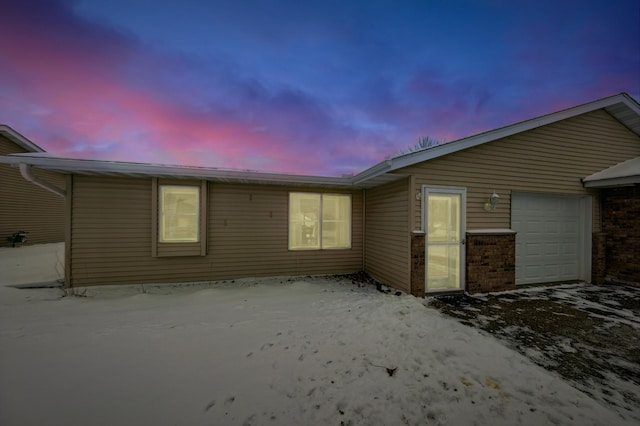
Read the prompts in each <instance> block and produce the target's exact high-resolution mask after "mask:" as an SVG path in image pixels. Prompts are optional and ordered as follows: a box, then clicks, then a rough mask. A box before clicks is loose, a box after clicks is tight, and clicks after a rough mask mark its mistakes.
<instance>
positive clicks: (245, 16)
mask: <svg viewBox="0 0 640 426" xmlns="http://www.w3.org/2000/svg"><path fill="white" fill-rule="evenodd" d="M12 3H13V4H9V5H5V6H3V25H2V26H0V122H1V123H3V124H8V125H10V126H12V127H14V128H15V129H16V130H17V131H19V132H21V133H23V134H25V136H27V137H29V138H30V139H32V140H33V141H34V142H35V143H37V144H39V145H41V146H42V147H43V148H45V149H46V150H48V151H51V152H54V153H58V154H61V155H73V156H81V157H90V158H103V159H119V160H131V161H150V162H162V163H179V164H192V165H204V166H213V167H226V168H248V169H258V170H268V171H284V172H294V173H305V174H327V175H339V174H342V173H350V172H357V171H360V170H362V169H364V168H366V167H368V166H371V165H373V164H375V163H377V162H379V161H381V160H383V159H384V158H385V157H388V156H393V155H395V154H397V153H398V151H399V150H402V149H406V148H407V147H409V146H410V145H412V144H414V143H415V142H416V141H417V139H418V138H419V137H421V136H426V135H428V136H431V137H434V138H436V139H439V140H443V141H450V140H454V139H456V138H460V137H464V136H468V135H471V134H474V133H478V132H481V131H486V130H490V129H493V128H496V127H499V126H503V125H507V124H511V123H513V122H517V121H520V120H525V119H528V118H531V117H534V116H536V115H541V114H545V113H549V112H553V111H556V110H558V109H562V108H566V107H570V106H574V105H577V104H580V103H583V102H587V101H590V100H594V99H597V98H601V97H604V96H608V95H611V94H615V93H619V92H623V91H624V92H627V93H629V94H630V95H632V96H634V97H635V98H636V99H639V97H640V9H639V8H640V6H639V2H638V1H637V0H611V1H588V0H587V1H573V0H555V1H548V0H539V1H535V2H533V1H532V2H522V1H502V0H493V1H492V0H482V1H480V0H479V1H457V0H453V1H427V0H425V1H371V0H369V1H322V2H301V1H293V0H282V1H245V0H231V1H227V0H218V1H204V0H201V1H193V0H183V1H176V2H168V1H167V2H162V1H157V0H156V1H151V0H104V1H96V0H78V1H62V0H61V1H39V0H26V1H25V0H22V1H20V2H12Z"/></svg>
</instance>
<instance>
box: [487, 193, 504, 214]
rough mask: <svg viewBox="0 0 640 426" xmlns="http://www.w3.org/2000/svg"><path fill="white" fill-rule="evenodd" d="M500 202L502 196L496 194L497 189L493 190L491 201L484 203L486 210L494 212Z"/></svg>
mask: <svg viewBox="0 0 640 426" xmlns="http://www.w3.org/2000/svg"><path fill="white" fill-rule="evenodd" d="M498 202H500V196H499V195H498V194H496V191H493V194H491V196H490V197H489V202H488V203H484V210H485V211H488V212H492V211H494V210H495V209H496V207H498Z"/></svg>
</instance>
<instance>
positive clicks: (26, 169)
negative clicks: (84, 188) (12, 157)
mask: <svg viewBox="0 0 640 426" xmlns="http://www.w3.org/2000/svg"><path fill="white" fill-rule="evenodd" d="M20 174H21V175H22V177H23V178H25V179H26V180H28V181H29V182H31V183H33V184H34V185H38V186H39V187H41V188H44V189H46V190H47V191H51V192H53V193H54V194H56V195H59V196H61V197H62V198H66V197H67V192H66V191H65V190H63V189H60V188H58V187H57V186H55V185H54V184H52V183H51V182H47V181H46V180H44V179H40V178H39V177H36V176H34V175H33V173H32V171H31V166H30V165H29V164H25V163H20Z"/></svg>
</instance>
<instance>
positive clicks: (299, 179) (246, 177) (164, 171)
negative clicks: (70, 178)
mask: <svg viewBox="0 0 640 426" xmlns="http://www.w3.org/2000/svg"><path fill="white" fill-rule="evenodd" d="M0 164H10V165H14V166H20V165H21V164H26V165H29V166H32V167H38V168H42V169H47V170H51V171H55V172H60V173H68V174H89V175H112V176H113V175H124V176H136V177H139V176H156V177H174V178H180V179H202V180H211V181H226V182H241V183H264V184H279V185H304V186H321V187H336V188H351V187H353V186H354V185H353V183H352V178H351V177H348V178H347V177H323V176H308V175H293V174H286V173H266V172H257V171H251V170H230V169H218V168H207V167H195V166H180V165H165V164H150V163H133V162H122V161H104V160H81V159H71V158H59V157H42V156H30V155H28V154H16V155H11V154H10V155H5V156H0Z"/></svg>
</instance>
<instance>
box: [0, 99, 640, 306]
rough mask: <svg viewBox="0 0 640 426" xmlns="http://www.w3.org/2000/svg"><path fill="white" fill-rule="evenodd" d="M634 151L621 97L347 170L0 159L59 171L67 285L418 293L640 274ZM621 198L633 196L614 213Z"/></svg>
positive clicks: (626, 103)
mask: <svg viewBox="0 0 640 426" xmlns="http://www.w3.org/2000/svg"><path fill="white" fill-rule="evenodd" d="M636 157H640V106H639V105H638V103H637V102H636V101H635V100H633V99H632V98H630V97H629V96H628V95H626V94H620V95H616V96H611V97H608V98H604V99H600V100H596V101H593V102H590V103H588V104H584V105H579V106H577V107H574V108H570V109H567V110H563V111H559V112H556V113H552V114H549V115H545V116H542V117H537V118H534V119H532V120H527V121H524V122H521V123H517V124H514V125H511V126H507V127H503V128H500V129H496V130H493V131H490V132H486V133H482V134H479V135H476V136H472V137H469V138H464V139H460V140H457V141H454V142H450V143H447V144H443V145H440V146H436V147H433V148H430V149H427V150H424V151H419V152H415V153H411V154H407V155H403V156H399V157H396V158H393V159H390V160H386V161H384V162H382V163H380V164H377V165H375V166H373V167H371V168H370V169H368V170H365V171H364V172H362V173H360V174H358V175H355V176H352V177H342V178H332V177H313V176H297V175H285V174H271V173H258V172H240V171H233V170H221V169H209V168H197V167H182V166H162V165H153V164H139V163H123V162H105V161H90V160H72V159H65V158H50V157H42V156H38V155H7V156H4V157H0V163H5V164H11V165H22V166H21V167H23V168H26V167H29V168H32V169H35V170H39V169H41V170H46V171H50V172H55V173H60V174H64V175H66V180H65V182H64V184H63V185H58V186H57V187H55V188H50V189H52V190H55V189H56V188H57V189H58V191H57V192H58V193H64V195H65V209H66V214H65V217H66V235H65V242H66V246H65V247H66V256H65V257H66V265H65V266H66V285H67V286H71V287H76V286H91V285H105V284H135V283H161V282H189V281H209V280H222V279H233V278H240V277H255V276H277V275H305V274H334V273H350V272H358V271H365V272H367V273H368V274H369V275H371V276H372V277H374V278H375V279H377V280H379V281H382V282H384V283H386V284H389V285H391V286H393V287H395V288H397V289H400V290H403V291H405V292H410V293H412V294H414V295H416V296H423V295H425V294H431V293H438V292H443V291H460V290H466V291H469V292H479V291H481V292H486V291H501V290H507V289H513V288H516V286H517V285H525V284H533V283H542V282H553V281H578V280H579V281H594V282H601V281H604V280H607V279H608V280H611V281H616V280H617V281H624V282H637V281H638V280H639V277H638V273H637V268H636V269H634V267H633V265H637V264H638V263H639V262H638V256H637V251H633V250H624V249H623V250H620V249H619V247H618V246H619V243H620V242H621V241H623V239H628V238H631V239H633V238H635V240H633V241H638V238H640V237H639V236H638V233H639V232H640V227H638V226H637V217H638V215H637V208H638V191H637V184H638V181H637V180H634V178H633V176H634V170H635V172H637V170H636V169H635V166H634V165H631V169H632V171H631V172H629V170H628V168H623V169H624V170H623V172H622V175H625V176H626V177H627V178H628V177H629V176H631V180H630V181H629V180H624V179H622V180H621V179H620V178H619V179H618V180H617V181H615V180H613V181H612V180H611V179H609V178H608V176H609V177H610V176H611V175H612V174H616V173H618V172H616V171H615V170H616V169H615V168H616V167H620V166H617V165H619V164H620V163H624V162H625V161H628V160H630V159H634V158H636ZM634 164H635V163H634ZM611 168H613V169H614V172H611V171H610V170H611ZM607 170H609V172H608V174H607V173H605V172H606V171H607ZM599 173H605V179H603V178H602V175H599ZM618 174H619V173H618ZM636 175H637V173H636ZM54 186H55V185H54ZM620 203H622V204H624V205H625V206H626V205H627V204H630V205H632V207H629V208H626V207H625V208H626V210H625V211H627V213H625V214H626V216H624V217H622V216H620V211H621V208H620V207H619V205H620ZM634 209H635V210H634ZM623 210H624V209H623ZM614 218H617V219H615V220H614ZM634 221H635V222H634ZM621 229H623V230H624V231H621ZM629 235H631V237H629ZM624 241H631V240H624ZM637 246H638V245H637V244H634V247H637Z"/></svg>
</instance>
